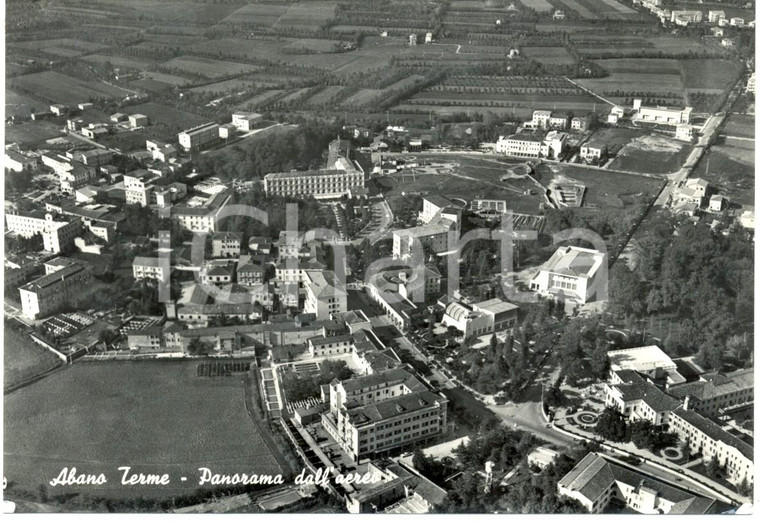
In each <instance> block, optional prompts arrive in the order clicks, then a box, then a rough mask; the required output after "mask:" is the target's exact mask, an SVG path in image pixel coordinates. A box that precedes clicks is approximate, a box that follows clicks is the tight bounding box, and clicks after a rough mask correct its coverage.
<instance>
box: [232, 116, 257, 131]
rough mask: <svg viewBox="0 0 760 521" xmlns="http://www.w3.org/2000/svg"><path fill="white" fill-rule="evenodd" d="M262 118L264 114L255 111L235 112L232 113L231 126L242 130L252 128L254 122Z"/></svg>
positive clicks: (254, 124)
mask: <svg viewBox="0 0 760 521" xmlns="http://www.w3.org/2000/svg"><path fill="white" fill-rule="evenodd" d="M263 120H264V116H262V115H261V114H257V113H256V112H235V113H234V114H232V126H234V127H235V128H236V129H238V130H240V131H242V132H249V131H251V130H253V129H254V127H255V126H256V124H257V123H261V122H262V121H263Z"/></svg>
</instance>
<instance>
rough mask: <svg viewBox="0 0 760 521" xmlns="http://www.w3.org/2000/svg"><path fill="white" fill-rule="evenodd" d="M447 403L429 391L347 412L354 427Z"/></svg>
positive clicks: (355, 408)
mask: <svg viewBox="0 0 760 521" xmlns="http://www.w3.org/2000/svg"><path fill="white" fill-rule="evenodd" d="M447 401H448V400H446V399H445V398H443V397H442V396H439V395H437V394H435V393H433V392H431V391H427V390H426V391H419V392H413V393H409V394H402V395H401V396H397V397H395V398H391V399H389V400H382V401H379V402H375V403H372V404H369V405H363V406H360V407H354V408H352V409H349V410H348V416H349V417H350V418H351V422H352V423H353V424H354V425H355V426H361V425H363V424H365V423H370V422H376V421H382V420H387V419H389V418H394V417H396V416H399V415H402V414H408V413H410V412H414V411H420V410H423V409H427V408H429V407H433V406H435V405H436V403H439V404H440V403H444V402H447Z"/></svg>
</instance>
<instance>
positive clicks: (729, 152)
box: [692, 140, 755, 206]
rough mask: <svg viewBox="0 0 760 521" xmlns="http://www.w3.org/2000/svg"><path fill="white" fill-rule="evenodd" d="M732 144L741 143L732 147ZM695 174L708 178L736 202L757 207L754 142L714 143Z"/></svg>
mask: <svg viewBox="0 0 760 521" xmlns="http://www.w3.org/2000/svg"><path fill="white" fill-rule="evenodd" d="M719 142H720V140H719ZM733 144H738V145H742V146H731V145H733ZM692 177H701V178H703V179H705V180H706V181H708V182H709V183H710V186H711V187H712V188H713V189H715V191H716V192H717V193H719V194H720V195H723V196H726V197H728V199H729V200H730V201H731V203H733V204H740V205H750V206H754V205H755V149H754V142H748V141H728V142H727V144H726V145H720V144H719V145H713V146H712V147H710V151H709V152H708V153H707V155H706V156H705V157H704V158H702V161H700V162H699V164H698V165H697V167H696V168H695V169H694V174H693V176H692Z"/></svg>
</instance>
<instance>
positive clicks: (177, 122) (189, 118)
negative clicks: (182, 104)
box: [124, 103, 208, 131]
mask: <svg viewBox="0 0 760 521" xmlns="http://www.w3.org/2000/svg"><path fill="white" fill-rule="evenodd" d="M124 112H125V113H126V114H144V115H146V116H148V117H149V118H150V122H151V124H155V123H161V124H163V125H166V126H167V127H169V128H171V129H173V130H177V131H182V130H186V129H188V128H190V127H194V126H196V125H201V124H203V123H207V122H208V119H207V118H204V117H202V116H197V115H195V114H190V113H189V112H184V111H181V110H177V109H174V108H171V107H167V106H165V105H159V104H158V103H142V104H140V105H130V106H128V107H125V108H124Z"/></svg>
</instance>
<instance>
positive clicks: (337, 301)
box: [304, 270, 347, 320]
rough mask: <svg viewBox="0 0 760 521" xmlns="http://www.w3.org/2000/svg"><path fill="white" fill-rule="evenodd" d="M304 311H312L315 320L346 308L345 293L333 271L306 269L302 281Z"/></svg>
mask: <svg viewBox="0 0 760 521" xmlns="http://www.w3.org/2000/svg"><path fill="white" fill-rule="evenodd" d="M304 289H305V290H306V301H305V303H304V312H305V313H314V314H315V315H316V317H317V320H327V319H329V318H331V317H332V314H333V313H344V312H345V311H346V310H347V302H346V299H347V293H346V290H345V289H344V287H343V283H342V282H341V281H340V280H338V278H337V276H336V275H335V272H333V271H319V270H307V271H306V280H305V281H304Z"/></svg>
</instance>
